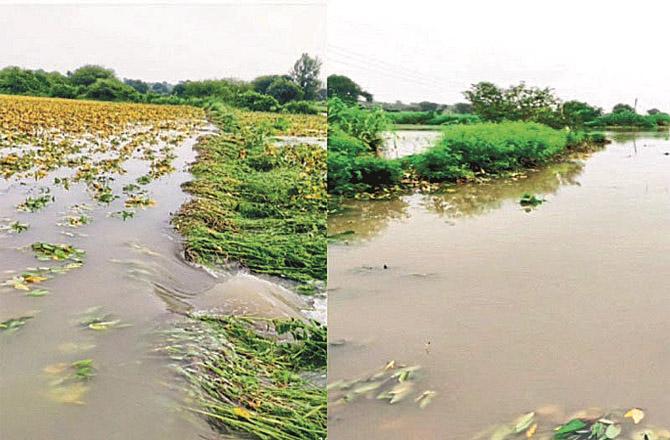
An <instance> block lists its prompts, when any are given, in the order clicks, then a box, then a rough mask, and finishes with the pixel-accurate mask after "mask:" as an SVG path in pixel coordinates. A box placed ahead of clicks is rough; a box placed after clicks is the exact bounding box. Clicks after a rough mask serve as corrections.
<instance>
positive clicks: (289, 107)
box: [282, 101, 319, 115]
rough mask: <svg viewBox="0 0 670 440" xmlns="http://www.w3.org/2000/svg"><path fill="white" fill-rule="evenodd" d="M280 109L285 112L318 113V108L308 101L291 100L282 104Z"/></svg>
mask: <svg viewBox="0 0 670 440" xmlns="http://www.w3.org/2000/svg"><path fill="white" fill-rule="evenodd" d="M282 110H283V111H285V112H286V113H301V114H305V115H318V114H319V109H318V108H317V107H316V106H315V105H314V103H313V102H310V101H291V102H287V103H286V104H284V106H283V107H282Z"/></svg>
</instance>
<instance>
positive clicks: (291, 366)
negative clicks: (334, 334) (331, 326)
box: [166, 313, 327, 440]
mask: <svg viewBox="0 0 670 440" xmlns="http://www.w3.org/2000/svg"><path fill="white" fill-rule="evenodd" d="M191 318H192V321H190V322H188V323H185V324H184V326H183V328H182V329H181V330H180V331H178V332H174V333H173V334H172V339H171V341H170V342H171V345H170V346H168V347H166V351H168V352H169V353H170V354H171V355H172V356H173V357H174V358H175V359H176V360H179V361H181V362H185V365H183V366H182V367H181V368H180V372H181V374H183V375H184V376H185V377H186V379H187V380H188V381H189V383H190V384H191V386H192V389H193V392H194V394H195V397H196V400H195V402H196V404H197V406H194V407H193V408H192V410H193V411H195V412H197V413H199V414H201V415H203V416H204V417H206V418H207V419H208V420H209V422H210V423H211V424H212V425H214V426H216V427H218V428H219V429H220V430H221V431H223V432H244V433H247V434H251V435H253V436H254V437H256V438H259V439H267V440H270V439H272V440H275V439H278V440H290V439H297V438H301V439H314V440H317V439H322V438H325V437H326V418H327V417H326V406H327V402H326V390H325V387H322V386H319V385H317V384H314V383H312V382H310V381H309V380H307V379H305V378H303V376H302V375H301V373H302V372H303V371H305V369H308V370H310V371H314V370H316V371H320V372H324V371H325V367H326V364H325V358H326V345H325V337H326V335H325V328H324V327H322V326H320V325H318V324H315V323H303V322H298V321H293V322H282V321H267V320H252V319H247V318H239V317H222V316H217V315H213V314H209V313H199V314H193V315H191ZM263 328H265V329H264V330H263ZM281 331H286V332H289V333H292V334H294V335H295V336H296V337H291V336H290V335H288V337H287V336H284V337H281V336H280V335H278V334H277V333H279V332H281Z"/></svg>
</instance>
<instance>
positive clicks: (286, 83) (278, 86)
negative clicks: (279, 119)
mask: <svg viewBox="0 0 670 440" xmlns="http://www.w3.org/2000/svg"><path fill="white" fill-rule="evenodd" d="M267 94H268V95H271V96H274V98H275V99H276V100H277V101H279V103H280V104H286V103H287V102H289V101H298V100H300V99H302V97H303V96H304V92H303V91H302V89H301V88H300V86H299V85H297V84H296V83H294V82H293V81H291V80H288V79H286V78H282V77H280V78H277V79H275V80H274V81H272V84H270V86H269V87H268V90H267Z"/></svg>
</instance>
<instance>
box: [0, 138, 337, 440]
mask: <svg viewBox="0 0 670 440" xmlns="http://www.w3.org/2000/svg"><path fill="white" fill-rule="evenodd" d="M195 141H196V140H195V138H192V139H189V140H188V141H187V142H185V143H184V144H183V145H181V146H179V147H178V148H177V149H176V151H175V154H176V156H177V158H176V159H175V161H174V166H175V168H176V169H177V172H174V173H172V174H169V175H167V176H164V177H163V178H161V179H159V180H156V181H153V182H152V183H150V184H149V185H146V186H144V187H143V188H144V189H146V190H148V193H149V195H150V196H151V197H152V198H153V199H154V200H156V202H157V203H156V206H154V207H150V208H148V209H146V210H141V209H138V210H137V213H136V214H135V217H134V218H131V219H128V220H126V221H123V220H122V219H120V218H118V217H113V216H109V213H110V212H114V211H118V210H121V209H123V197H122V198H121V199H120V200H116V201H114V202H113V203H112V204H111V205H109V206H100V205H97V204H95V203H94V201H93V200H92V199H91V198H90V196H89V195H88V194H87V193H86V191H85V187H84V186H83V184H82V185H73V187H72V188H71V189H70V190H69V191H65V190H64V189H63V188H61V187H53V186H52V188H51V194H52V195H54V196H55V202H54V203H53V204H51V205H49V206H47V207H46V208H44V209H43V210H41V211H39V212H35V213H21V212H17V211H16V209H15V206H16V205H17V204H19V203H20V202H22V201H23V200H24V199H25V198H26V197H27V196H28V195H29V194H35V192H36V188H37V187H38V186H45V185H49V182H51V181H52V180H53V179H52V177H53V176H49V177H48V178H46V179H44V180H42V181H40V182H37V183H35V182H33V181H23V183H19V182H17V181H16V180H0V225H2V224H8V222H9V221H10V220H11V221H14V220H19V221H20V222H22V223H29V224H30V228H29V229H28V230H27V231H25V232H23V233H21V234H16V233H9V232H8V231H4V232H2V231H0V284H2V282H4V281H6V280H8V279H11V278H12V277H13V276H14V275H16V274H17V273H20V272H22V271H24V270H26V268H29V267H36V266H49V265H52V264H51V263H50V262H39V261H37V260H36V259H35V257H34V255H33V252H32V251H31V249H30V247H29V246H30V244H31V243H33V242H37V241H45V242H51V243H69V244H72V245H74V246H75V247H77V248H81V249H83V250H85V251H86V255H85V258H84V264H83V267H81V268H79V269H74V270H71V271H69V272H67V273H65V274H60V275H57V276H54V277H53V278H52V279H49V280H47V281H44V282H43V283H41V284H40V285H39V286H37V287H40V288H44V289H46V290H48V291H49V294H48V295H46V296H41V297H30V296H27V295H25V292H23V291H20V290H16V289H14V288H12V287H10V286H2V287H0V322H2V321H5V320H6V319H9V318H14V317H17V316H25V315H33V316H34V317H33V318H32V319H30V320H29V321H27V323H26V324H25V326H24V327H22V328H20V329H19V330H18V331H16V332H15V333H11V334H10V333H9V332H0V438H1V439H3V440H5V439H7V440H35V439H50V440H72V439H91V440H93V439H105V440H135V439H137V440H153V439H156V440H159V439H160V440H170V439H173V440H188V439H193V440H195V439H203V438H213V437H214V435H213V433H212V432H211V431H210V429H209V427H208V426H207V424H206V423H205V422H204V421H203V420H202V419H200V418H199V417H197V416H195V415H193V414H192V413H190V412H188V411H186V410H184V409H183V408H184V406H185V405H188V400H187V393H186V392H185V391H184V387H185V384H184V383H183V382H182V381H181V379H179V378H178V377H177V375H176V374H175V372H174V369H173V366H172V365H170V361H169V360H168V358H167V356H165V355H163V354H161V353H158V352H156V347H158V346H159V345H161V342H162V339H161V334H160V332H161V331H163V330H167V329H169V328H170V324H171V322H173V321H174V320H177V319H181V315H179V313H180V312H184V311H186V310H188V309H191V308H217V309H220V310H222V311H224V312H229V313H250V314H254V315H260V316H269V317H277V316H296V315H299V314H301V313H302V310H303V309H305V310H306V311H307V313H309V314H311V315H316V317H319V315H322V314H324V312H323V311H321V313H319V312H318V311H316V312H315V311H314V310H313V308H314V307H313V304H311V303H308V302H307V301H305V300H303V299H301V298H300V297H298V296H297V295H295V294H293V293H292V292H290V291H289V289H287V288H286V287H285V286H282V285H279V284H276V283H274V282H272V280H270V279H261V278H258V277H255V276H253V275H251V274H248V273H244V272H240V271H238V270H232V269H231V270H230V271H225V272H224V271H220V272H213V271H209V270H205V269H203V268H199V267H195V266H192V265H189V264H187V263H186V262H185V261H184V260H183V258H182V251H181V249H182V248H181V243H180V241H179V237H178V235H177V234H175V233H174V231H173V229H172V227H171V226H170V224H169V220H170V217H171V213H173V212H175V211H176V210H177V209H178V208H179V206H180V205H181V204H182V203H183V202H184V201H185V200H187V198H188V195H186V194H184V193H183V192H182V191H181V190H180V185H181V183H183V182H185V181H188V180H190V178H191V176H190V175H189V174H188V173H187V172H186V171H185V170H186V168H187V164H188V163H190V162H192V161H193V160H194V158H195V153H194V152H193V149H192V147H193V144H194V142H195ZM146 165H147V164H146V163H144V162H142V161H140V160H131V161H129V163H128V164H127V165H126V169H127V170H128V174H127V175H124V176H117V180H116V181H115V182H114V183H113V185H112V187H113V189H114V192H115V193H116V194H120V193H121V188H122V187H123V186H124V185H125V184H127V183H129V182H133V181H134V180H135V179H136V178H137V177H138V176H141V175H143V174H146V172H147V168H148V167H147V166H146ZM45 182H46V183H45ZM84 203H86V204H88V205H90V206H91V208H92V210H91V211H90V212H86V213H87V214H88V215H89V216H90V217H91V218H92V222H91V223H89V224H86V225H83V226H81V227H80V228H76V229H73V228H68V227H66V226H59V225H58V223H59V222H60V221H61V218H62V217H63V216H64V215H65V214H66V213H67V211H68V210H69V209H71V207H72V206H74V205H76V204H84ZM3 222H4V223H3ZM63 231H66V232H67V233H68V234H69V235H64V234H63V233H62V232H63ZM26 246H27V248H24V247H26ZM19 248H23V249H19ZM91 308H96V309H95V310H96V311H95V313H96V314H102V315H107V318H106V320H107V321H110V320H111V321H113V322H116V321H118V323H117V324H115V325H113V326H111V327H110V328H108V329H106V330H104V329H103V330H100V329H99V330H93V329H90V328H87V327H86V326H85V325H82V324H81V321H82V320H83V319H84V315H85V314H86V312H87V311H88V312H90V309H91ZM81 359H92V360H93V365H94V367H95V369H96V375H95V376H94V377H93V378H92V379H90V380H89V381H87V382H86V383H85V387H86V388H87V390H86V392H84V390H83V389H82V388H81V387H80V386H76V387H74V388H68V387H61V386H60V385H59V384H58V383H57V382H56V381H57V380H58V377H59V371H60V370H61V369H62V364H70V363H72V362H75V361H78V360H81ZM59 365H60V366H59Z"/></svg>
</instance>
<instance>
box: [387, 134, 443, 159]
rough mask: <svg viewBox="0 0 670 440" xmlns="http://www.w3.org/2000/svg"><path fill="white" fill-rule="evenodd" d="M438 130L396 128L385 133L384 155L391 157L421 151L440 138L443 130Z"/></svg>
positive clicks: (394, 157) (395, 157)
mask: <svg viewBox="0 0 670 440" xmlns="http://www.w3.org/2000/svg"><path fill="white" fill-rule="evenodd" d="M436 128H437V129H436V130H434V131H433V130H396V131H392V132H388V133H386V134H385V135H384V156H386V157H387V158H389V159H397V158H399V157H404V156H409V155H411V154H417V153H421V152H422V151H425V150H427V149H428V148H430V147H432V146H433V145H434V144H435V142H436V141H437V139H439V137H440V134H441V131H440V130H439V127H436Z"/></svg>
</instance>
